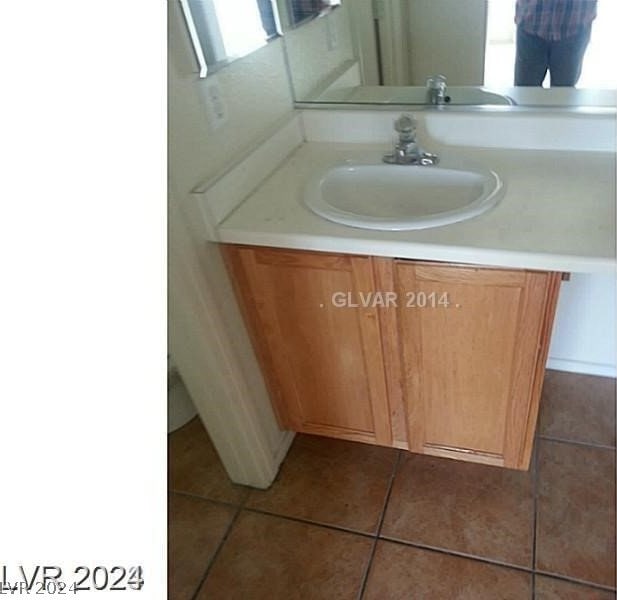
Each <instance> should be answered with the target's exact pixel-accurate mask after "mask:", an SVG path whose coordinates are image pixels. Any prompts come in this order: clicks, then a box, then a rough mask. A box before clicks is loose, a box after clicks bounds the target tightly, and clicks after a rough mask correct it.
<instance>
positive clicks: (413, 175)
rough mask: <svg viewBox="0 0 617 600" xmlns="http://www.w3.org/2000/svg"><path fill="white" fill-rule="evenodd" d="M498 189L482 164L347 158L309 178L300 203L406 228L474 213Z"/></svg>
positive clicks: (491, 202) (368, 224) (356, 223)
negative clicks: (358, 161) (421, 163)
mask: <svg viewBox="0 0 617 600" xmlns="http://www.w3.org/2000/svg"><path fill="white" fill-rule="evenodd" d="M502 189H503V183H502V181H501V179H500V178H499V177H498V176H497V174H496V173H494V172H493V171H490V170H483V169H481V168H475V167H474V168H473V169H467V168H461V167H460V166H457V165H448V164H445V163H442V164H439V165H436V166H415V165H390V164H385V163H378V162H375V163H373V164H354V163H353V162H347V163H345V164H342V165H338V166H334V167H332V168H330V169H328V170H327V171H325V172H322V173H321V174H319V175H317V176H315V177H313V178H312V179H311V180H310V181H309V182H308V183H307V186H306V188H305V190H304V202H305V203H306V205H307V206H308V208H310V209H311V210H312V211H313V212H315V213H316V214H318V215H320V216H321V217H323V218H325V219H328V220H329V221H334V222H335V223H340V224H342V225H349V226H351V227H360V228H362V229H378V230H384V231H405V230H413V229H427V228H429V227H440V226H442V225H448V224H450V223H456V222H458V221H464V220H466V219H471V218H472V217H476V216H478V215H480V214H482V213H484V212H486V211H487V210H489V209H490V208H492V207H493V206H495V204H497V202H498V201H499V200H500V199H501V196H502V193H501V192H502Z"/></svg>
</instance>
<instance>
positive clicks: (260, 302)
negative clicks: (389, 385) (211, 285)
mask: <svg viewBox="0 0 617 600" xmlns="http://www.w3.org/2000/svg"><path fill="white" fill-rule="evenodd" d="M224 253H225V257H226V261H227V264H228V267H229V269H230V271H231V274H232V279H233V281H234V285H235V289H236V293H237V295H238V297H239V300H240V304H241V307H242V308H243V312H244V316H245V319H246V320H247V325H248V328H249V331H250V334H251V337H252V341H253V346H254V347H255V350H256V353H257V355H258V358H259V360H260V362H261V366H262V371H263V372H264V376H265V378H266V381H267V384H268V387H269V390H270V396H271V399H272V402H273V406H274V410H275V413H276V414H277V417H278V420H279V423H280V425H281V427H283V428H285V429H291V430H293V431H303V432H306V433H315V434H320V435H325V436H331V437H338V438H343V439H348V440H356V441H361V442H369V443H373V444H380V445H385V446H389V445H391V443H392V436H391V426H390V420H389V412H388V399H387V394H386V381H385V376H384V370H383V362H384V361H383V355H382V352H381V340H380V333H379V321H378V316H377V311H376V309H374V308H366V309H360V308H349V309H346V308H337V307H336V306H334V305H333V304H332V302H331V298H332V295H333V294H334V293H337V292H340V291H342V290H344V291H345V292H347V291H350V292H351V293H352V294H357V293H359V292H363V293H367V292H369V291H372V290H373V289H374V282H373V272H372V265H371V258H370V257H366V256H352V255H345V254H326V253H321V252H320V253H317V252H304V251H301V252H298V251H293V250H282V249H270V248H251V247H242V246H233V245H229V246H226V247H225V251H224Z"/></svg>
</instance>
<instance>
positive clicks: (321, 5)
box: [277, 0, 341, 31]
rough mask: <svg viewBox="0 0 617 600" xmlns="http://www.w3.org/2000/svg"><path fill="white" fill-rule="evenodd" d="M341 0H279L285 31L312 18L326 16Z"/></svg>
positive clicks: (278, 4)
mask: <svg viewBox="0 0 617 600" xmlns="http://www.w3.org/2000/svg"><path fill="white" fill-rule="evenodd" d="M340 4H341V0H278V1H277V6H278V11H279V15H280V20H281V25H282V27H283V31H288V30H289V29H293V28H295V27H300V25H304V24H305V23H307V22H308V21H311V20H312V19H316V18H318V17H320V16H324V15H326V14H328V13H329V11H330V10H331V9H333V8H334V7H336V6H340Z"/></svg>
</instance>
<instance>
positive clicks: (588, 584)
mask: <svg viewBox="0 0 617 600" xmlns="http://www.w3.org/2000/svg"><path fill="white" fill-rule="evenodd" d="M536 575H543V576H544V577H550V578H552V579H560V580H561V581H569V582H570V583H577V584H578V585H583V586H586V587H591V588H594V589H597V590H602V591H604V592H613V593H615V591H617V588H614V587H611V586H610V585H604V584H603V583H595V582H593V581H587V580H585V579H577V578H576V577H570V576H569V575H560V574H559V573H551V572H550V571H536Z"/></svg>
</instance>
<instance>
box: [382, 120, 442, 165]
mask: <svg viewBox="0 0 617 600" xmlns="http://www.w3.org/2000/svg"><path fill="white" fill-rule="evenodd" d="M394 129H396V131H398V134H399V136H398V142H396V144H395V145H394V151H393V152H392V153H391V154H384V156H383V161H384V162H386V163H390V164H394V165H420V166H426V165H436V164H437V163H438V162H439V157H438V156H437V155H436V154H431V153H430V152H425V151H424V150H423V149H422V148H420V146H418V142H417V140H416V120H415V119H414V118H413V117H412V116H411V115H405V114H403V115H401V116H400V117H399V118H398V119H397V120H396V121H395V122H394Z"/></svg>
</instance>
